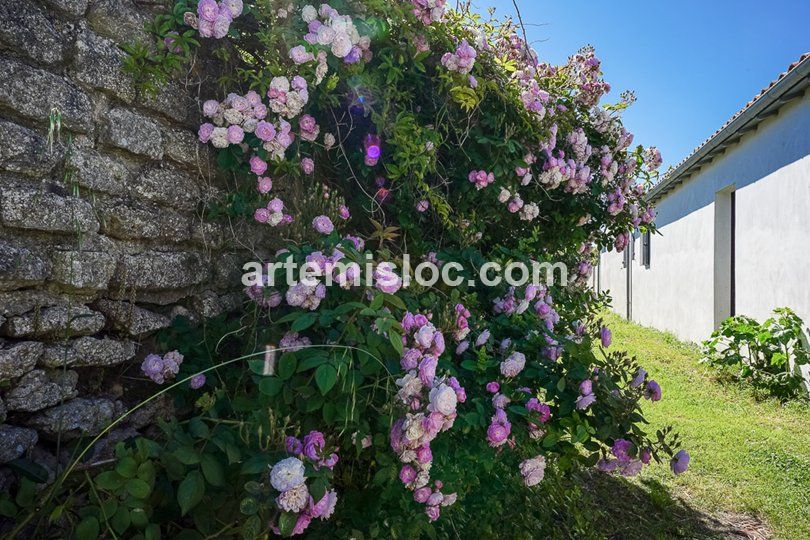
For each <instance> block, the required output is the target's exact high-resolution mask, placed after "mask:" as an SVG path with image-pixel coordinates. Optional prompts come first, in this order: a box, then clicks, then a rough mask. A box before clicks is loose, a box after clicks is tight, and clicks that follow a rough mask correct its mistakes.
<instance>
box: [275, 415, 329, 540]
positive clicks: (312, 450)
mask: <svg viewBox="0 0 810 540" xmlns="http://www.w3.org/2000/svg"><path fill="white" fill-rule="evenodd" d="M285 449H286V450H287V453H288V454H292V455H291V456H290V457H287V458H284V459H282V460H280V461H279V462H278V463H276V464H275V465H273V467H272V468H271V469H270V485H271V486H273V489H275V490H276V491H277V492H278V496H276V499H275V503H276V505H277V506H278V508H279V510H281V511H282V512H292V513H295V514H298V516H297V519H296V522H295V526H294V527H293V530H292V535H293V536H296V535H299V534H303V533H304V531H305V530H306V529H307V527H309V525H310V523H312V520H313V519H316V518H317V519H321V520H323V521H326V520H327V519H329V518H330V517H332V514H333V513H334V511H335V506H336V505H337V492H336V491H335V490H334V489H332V490H329V491H327V492H326V493H324V495H323V496H322V497H321V498H320V499H319V500H318V501H315V499H313V497H312V495H311V494H310V492H309V489H308V488H307V485H306V481H307V477H306V464H307V463H310V464H311V465H312V466H313V467H314V468H315V469H316V470H317V469H318V468H320V467H327V468H329V469H332V468H333V467H334V466H335V464H336V463H337V461H338V456H337V454H336V453H334V452H332V453H329V452H328V451H327V450H326V441H325V439H324V436H323V434H322V433H321V432H319V431H311V432H309V433H308V434H307V435H306V436H305V437H304V439H303V441H301V440H299V439H297V438H295V437H287V438H286V440H285ZM271 529H272V530H273V532H274V533H275V534H277V535H280V534H281V531H280V530H279V528H278V526H277V525H276V524H274V523H273V524H271Z"/></svg>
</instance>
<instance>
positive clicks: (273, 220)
mask: <svg viewBox="0 0 810 540" xmlns="http://www.w3.org/2000/svg"><path fill="white" fill-rule="evenodd" d="M283 219H284V214H282V213H281V212H273V213H272V214H270V217H268V218H267V224H268V225H270V226H271V227H275V226H276V225H278V224H279V223H281V220H283Z"/></svg>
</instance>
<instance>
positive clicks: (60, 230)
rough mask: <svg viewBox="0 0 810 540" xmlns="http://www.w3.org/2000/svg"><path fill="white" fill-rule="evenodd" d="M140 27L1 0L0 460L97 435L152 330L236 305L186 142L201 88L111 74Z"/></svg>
mask: <svg viewBox="0 0 810 540" xmlns="http://www.w3.org/2000/svg"><path fill="white" fill-rule="evenodd" d="M151 16H152V15H151V13H150V11H148V10H147V9H146V8H142V7H139V6H137V5H135V4H134V3H132V2H131V1H130V0H13V1H12V0H0V21H2V24H0V463H6V462H9V461H11V460H15V459H17V458H20V457H21V456H24V455H28V456H29V457H33V459H34V460H36V461H40V462H47V461H48V460H49V459H50V458H49V457H48V456H49V455H50V454H47V452H49V451H50V449H52V448H53V444H52V441H54V440H55V439H57V438H60V439H61V440H62V441H66V440H67V441H69V440H71V439H76V438H78V437H80V436H89V435H94V434H96V433H98V432H99V431H100V430H101V429H103V428H104V427H106V425H107V424H108V423H109V422H110V421H111V420H112V419H114V418H115V417H117V416H118V415H119V414H120V413H121V412H122V411H124V410H126V408H127V406H130V405H131V404H132V403H133V402H134V400H133V399H131V398H130V399H128V395H127V391H128V388H129V387H130V386H131V385H132V384H135V385H137V384H138V379H139V378H142V375H141V374H140V369H139V366H140V362H141V359H142V358H143V356H144V355H145V354H147V353H149V352H153V350H152V349H151V345H150V342H149V339H150V336H151V335H153V334H154V333H155V332H156V331H158V330H160V329H162V328H166V327H167V326H169V325H170V324H171V321H172V319H173V318H174V317H176V316H178V315H184V316H189V317H191V318H192V319H195V318H196V319H199V318H200V317H205V316H212V315H216V314H218V313H221V312H223V311H226V310H229V309H232V308H234V307H236V306H238V304H239V303H240V302H241V294H240V293H239V292H238V291H236V289H235V288H236V287H238V285H239V272H240V270H239V267H240V265H241V261H242V259H241V258H240V257H239V256H238V254H237V253H236V252H235V250H234V249H232V247H231V244H233V242H232V241H230V239H232V238H233V236H232V230H231V228H232V226H231V225H228V224H221V223H211V222H206V221H204V220H203V219H202V217H201V209H202V208H203V206H204V204H205V202H206V201H207V200H208V199H210V198H212V197H216V196H217V194H218V193H220V192H221V191H220V190H219V189H218V188H217V185H218V183H217V180H216V179H212V177H211V172H210V166H209V163H208V157H207V156H206V155H204V148H203V147H202V146H201V145H199V144H198V143H197V141H196V136H195V125H196V124H197V123H198V121H199V120H198V119H199V113H198V107H197V100H196V99H192V97H191V96H196V94H197V92H198V91H199V88H200V84H199V83H200V80H201V77H200V76H199V75H197V80H196V82H195V83H194V84H192V83H191V76H190V75H185V76H184V77H182V79H183V80H177V81H174V82H172V83H171V84H169V85H167V86H166V87H165V88H163V89H161V90H160V91H159V92H158V95H156V96H154V97H150V96H145V97H142V96H140V93H139V92H136V87H135V86H134V85H133V84H132V81H131V80H130V79H129V77H128V76H127V75H126V74H125V73H124V72H123V71H122V69H121V66H122V61H123V59H124V57H125V53H124V52H123V51H122V50H121V48H120V46H121V45H123V44H126V43H128V42H131V41H133V40H138V39H142V40H147V39H149V38H148V36H146V35H145V33H144V30H143V25H144V22H146V21H147V20H148V19H149V18H150V17H151ZM178 79H180V77H178ZM54 110H58V111H59V113H61V129H51V127H52V123H51V122H50V121H49V116H50V115H51V113H52V111H54ZM54 127H58V126H54ZM49 131H51V132H52V135H53V139H54V142H53V144H51V143H50V142H49V139H48V134H49ZM226 225H227V226H226ZM132 381H134V383H133V382H132ZM148 413H149V412H148V411H147V413H145V414H139V415H137V418H134V419H133V420H132V421H131V422H130V423H129V424H128V425H124V428H128V429H130V430H131V429H133V428H139V427H142V426H143V425H145V424H146V423H148V421H149V419H150V415H149V414H148ZM38 441H39V442H38ZM51 458H52V456H51ZM0 483H1V482H0Z"/></svg>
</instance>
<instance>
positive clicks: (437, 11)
mask: <svg viewBox="0 0 810 540" xmlns="http://www.w3.org/2000/svg"><path fill="white" fill-rule="evenodd" d="M445 3H446V0H411V4H413V9H412V10H411V13H413V14H414V15H416V18H417V19H419V20H420V21H422V23H423V24H430V23H434V22H439V21H441V20H442V19H443V18H444V9H445Z"/></svg>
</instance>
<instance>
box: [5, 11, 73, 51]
mask: <svg viewBox="0 0 810 540" xmlns="http://www.w3.org/2000/svg"><path fill="white" fill-rule="evenodd" d="M0 21H3V24H0V41H2V42H4V43H6V44H8V45H9V46H11V47H12V48H14V49H17V50H19V51H22V52H23V53H25V54H26V55H28V56H30V57H31V58H33V59H34V60H37V61H39V62H42V63H45V64H53V63H55V62H61V61H62V58H63V57H64V50H63V49H64V47H63V44H62V37H61V35H60V34H59V32H58V31H57V30H56V28H54V26H53V24H52V23H51V21H50V20H49V19H48V17H46V16H45V12H44V11H43V10H42V9H41V8H40V7H39V6H37V5H35V4H33V3H32V2H31V1H30V0H14V1H13V2H12V1H4V2H0Z"/></svg>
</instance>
